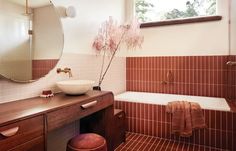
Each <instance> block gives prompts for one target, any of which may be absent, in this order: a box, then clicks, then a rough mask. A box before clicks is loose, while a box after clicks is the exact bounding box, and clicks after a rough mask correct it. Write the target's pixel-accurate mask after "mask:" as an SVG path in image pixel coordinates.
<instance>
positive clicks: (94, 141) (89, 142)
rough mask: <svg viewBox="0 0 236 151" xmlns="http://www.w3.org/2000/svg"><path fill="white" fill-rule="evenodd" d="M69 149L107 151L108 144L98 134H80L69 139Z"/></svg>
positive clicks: (75, 150) (69, 150) (68, 150)
mask: <svg viewBox="0 0 236 151" xmlns="http://www.w3.org/2000/svg"><path fill="white" fill-rule="evenodd" d="M67 151H107V144H106V140H105V139H104V138H103V137H102V136H100V135H98V134H94V133H86V134H80V135H77V136H75V137H73V138H72V139H70V140H69V142H68V144H67Z"/></svg>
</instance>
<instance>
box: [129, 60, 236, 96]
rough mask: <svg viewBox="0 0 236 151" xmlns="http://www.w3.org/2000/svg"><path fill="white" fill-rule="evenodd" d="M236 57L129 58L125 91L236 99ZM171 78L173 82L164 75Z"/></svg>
mask: <svg viewBox="0 0 236 151" xmlns="http://www.w3.org/2000/svg"><path fill="white" fill-rule="evenodd" d="M229 60H232V61H236V56H177V57H128V58H127V60H126V61H127V62H126V79H127V80H126V83H127V91H142V92H158V93H170V94H185V95H196V96H212V97H226V98H236V80H235V76H236V67H235V66H234V67H232V66H227V65H226V62H227V61H229ZM169 71H171V73H172V74H173V82H172V83H170V84H162V81H164V80H167V78H166V77H167V73H168V72H169Z"/></svg>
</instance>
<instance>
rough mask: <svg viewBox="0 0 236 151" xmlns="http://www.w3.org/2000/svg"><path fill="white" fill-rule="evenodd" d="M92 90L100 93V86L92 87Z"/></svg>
mask: <svg viewBox="0 0 236 151" xmlns="http://www.w3.org/2000/svg"><path fill="white" fill-rule="evenodd" d="M93 90H97V91H101V87H100V86H94V87H93Z"/></svg>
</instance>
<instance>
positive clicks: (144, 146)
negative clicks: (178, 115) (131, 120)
mask: <svg viewBox="0 0 236 151" xmlns="http://www.w3.org/2000/svg"><path fill="white" fill-rule="evenodd" d="M131 150H132V151H225V150H221V149H216V148H209V147H204V146H198V145H192V144H187V143H181V142H177V141H171V140H167V139H160V138H158V137H153V136H147V135H142V134H137V133H130V132H127V134H126V142H125V143H123V144H121V145H120V146H118V147H117V148H116V149H115V151H131Z"/></svg>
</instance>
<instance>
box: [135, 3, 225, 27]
mask: <svg viewBox="0 0 236 151" xmlns="http://www.w3.org/2000/svg"><path fill="white" fill-rule="evenodd" d="M132 2H133V4H132V5H133V16H136V10H135V0H132ZM217 7H218V6H217ZM216 14H217V15H209V16H196V17H188V18H177V19H168V20H163V21H151V22H144V23H140V28H149V27H158V26H170V25H179V24H190V23H201V22H212V21H220V20H222V18H223V17H222V16H221V15H218V13H216Z"/></svg>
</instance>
